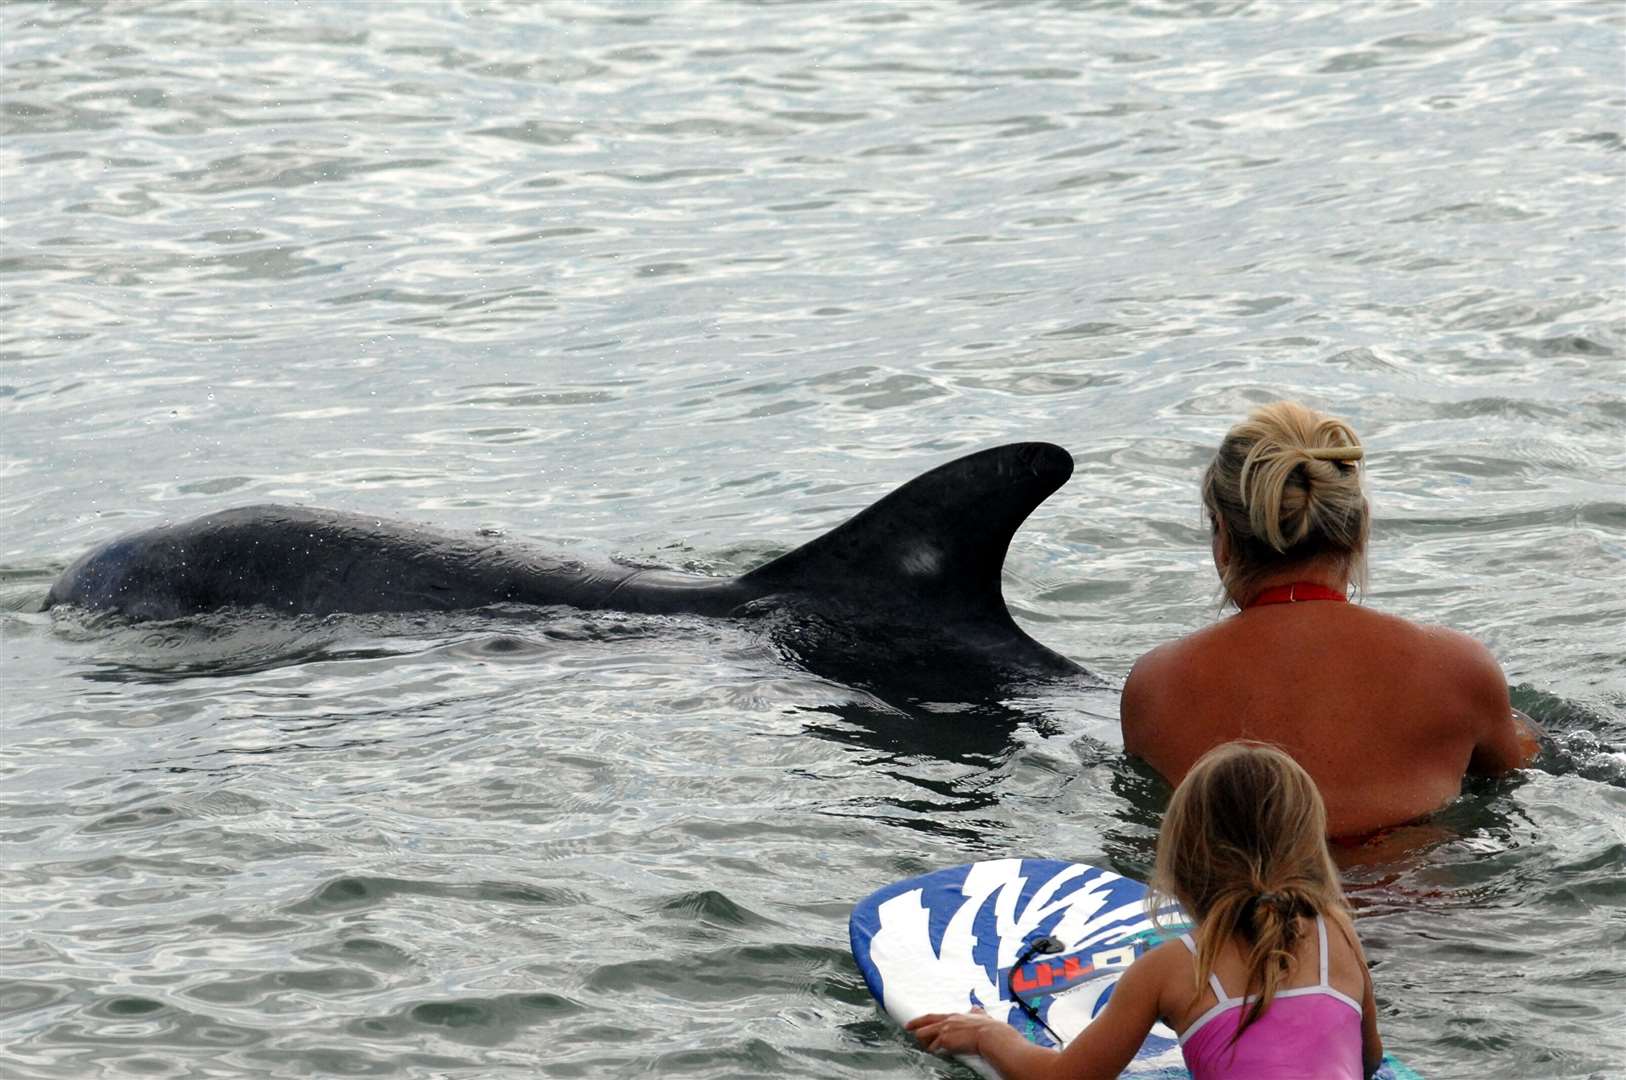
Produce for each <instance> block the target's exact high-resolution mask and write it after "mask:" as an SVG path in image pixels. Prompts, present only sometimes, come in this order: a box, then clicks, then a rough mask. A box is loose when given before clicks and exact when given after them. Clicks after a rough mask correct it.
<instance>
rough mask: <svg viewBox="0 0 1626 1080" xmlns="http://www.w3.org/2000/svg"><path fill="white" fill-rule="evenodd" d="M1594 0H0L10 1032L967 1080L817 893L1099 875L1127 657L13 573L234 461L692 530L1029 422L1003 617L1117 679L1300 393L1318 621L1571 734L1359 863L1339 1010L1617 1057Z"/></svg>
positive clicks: (1616, 790) (1620, 440)
mask: <svg viewBox="0 0 1626 1080" xmlns="http://www.w3.org/2000/svg"><path fill="white" fill-rule="evenodd" d="M1623 21H1626V9H1623V8H1622V6H1621V5H1620V4H1619V3H1617V2H1614V0H1610V2H1599V3H1587V2H1574V3H1509V2H1466V0H1464V2H1456V3H1374V4H1343V3H1267V2H1248V0H1210V2H1191V3H1184V2H1182V3H1172V2H1135V3H993V2H990V3H951V2H947V0H941V2H939V0H921V2H903V0H874V2H864V3H856V2H853V3H839V2H838V3H760V4H758V3H734V2H729V0H708V2H705V3H678V2H671V3H668V2H636V0H616V2H610V0H602V2H576V0H548V2H546V3H540V4H523V3H478V2H472V0H469V2H410V3H408V2H404V0H403V2H382V0H379V2H371V3H363V2H310V3H296V2H293V0H286V2H284V0H276V2H248V0H240V2H226V0H217V2H184V0H177V2H150V0H124V2H116V3H113V2H108V3H102V2H88V3H60V4H44V3H24V2H12V3H8V4H5V5H4V6H3V7H0V90H3V110H0V112H3V122H4V129H3V130H4V139H3V141H0V217H3V226H0V227H3V233H0V241H3V244H4V252H3V254H0V271H3V273H0V336H3V339H4V340H3V344H0V348H3V349H4V368H3V369H0V468H3V476H4V485H3V488H0V527H3V530H4V531H3V537H0V552H3V553H0V607H3V609H4V610H3V612H0V633H3V657H4V668H3V681H4V685H3V702H0V706H3V735H4V738H3V755H0V804H3V806H0V842H3V845H4V846H3V849H0V950H3V951H0V1072H3V1073H4V1075H5V1076H6V1077H7V1078H8V1080H9V1078H18V1080H22V1078H35V1077H38V1078H53V1080H55V1078H64V1080H81V1078H88V1077H133V1076H146V1077H181V1076H187V1077H236V1076H256V1077H260V1076H264V1077H278V1076H287V1077H310V1076H346V1075H365V1076H401V1077H456V1076H462V1077H495V1076H512V1077H537V1076H544V1077H574V1076H620V1077H624V1076H660V1077H706V1078H724V1077H791V1078H828V1077H877V1076H884V1077H906V1076H920V1077H925V1076H938V1075H961V1076H963V1075H965V1074H964V1073H963V1072H957V1071H956V1067H955V1066H952V1065H949V1064H946V1063H943V1062H940V1061H938V1060H936V1059H933V1058H931V1057H928V1056H927V1055H925V1054H922V1053H921V1052H920V1051H919V1050H918V1049H916V1048H915V1046H914V1045H913V1043H912V1041H911V1040H910V1039H909V1038H908V1037H906V1036H905V1035H904V1034H902V1033H901V1032H900V1031H899V1030H898V1029H897V1028H896V1027H895V1026H894V1025H893V1024H891V1023H890V1022H888V1021H886V1020H884V1019H882V1018H881V1016H880V1014H879V1013H878V1011H877V1010H876V1008H875V1007H874V1005H873V1003H872V1002H871V1000H870V998H869V996H868V994H867V993H866V992H865V990H864V987H863V984H862V982H861V980H860V978H859V975H858V972H857V969H856V968H855V966H854V964H853V962H852V960H851V958H850V957H849V955H848V953H847V946H846V919H847V914H848V911H849V909H850V906H851V905H852V903H853V902H854V901H855V900H856V899H858V898H859V897H861V896H863V895H865V894H867V893H869V892H871V891H872V890H874V889H875V888H877V887H879V886H880V885H882V884H885V883H887V882H889V881H893V880H896V879H898V878H900V877H904V876H907V875H910V874H914V873H918V872H921V871H924V870H927V869H931V868H934V867H938V866H946V865H952V864H955V863H960V862H966V861H970V860H972V859H978V858H990V857H996V856H1003V855H1010V854H1024V855H1031V856H1046V857H1054V858H1067V859H1079V860H1084V861H1090V862H1096V863H1102V864H1105V865H1109V866H1112V867H1113V868H1115V869H1118V870H1120V871H1122V872H1125V873H1131V874H1144V872H1145V870H1146V868H1147V866H1148V864H1149V859H1150V852H1151V838H1152V836H1153V835H1154V833H1155V828H1156V822H1157V814H1158V810H1159V807H1160V801H1161V799H1162V798H1164V797H1165V792H1164V790H1163V789H1162V788H1161V786H1160V785H1159V784H1158V783H1157V782H1156V781H1154V780H1153V779H1152V778H1151V777H1149V776H1148V774H1147V773H1146V772H1145V771H1144V770H1143V769H1142V768H1140V767H1138V766H1137V765H1135V764H1134V763H1133V762H1131V761H1129V760H1127V759H1125V758H1124V757H1123V756H1122V754H1121V751H1120V743H1119V742H1118V737H1117V731H1116V726H1117V725H1116V719H1117V707H1118V705H1117V697H1116V694H1115V693H1114V692H1112V691H1111V690H1107V691H1099V692H1084V691H1079V692H1076V693H1075V692H1072V691H1068V690H1065V689H1051V690H1044V691H1035V692H1034V693H1032V694H1030V695H1018V696H1016V697H1013V698H1012V699H1011V700H1009V701H1005V702H1002V703H1000V704H999V705H998V706H997V707H986V706H985V707H981V708H977V709H967V708H963V707H956V706H955V705H954V704H953V703H941V704H940V705H939V706H938V707H936V708H935V709H932V710H925V711H919V710H917V711H914V712H908V711H900V710H898V709H896V708H894V707H893V706H892V705H891V704H889V703H887V702H884V701H880V700H877V699H876V698H874V697H872V696H869V695H867V694H865V693H863V692H862V691H859V690H855V689H853V688H850V687H845V686H842V685H838V684H835V683H832V682H829V681H826V680H822V679H820V678H817V677H815V676H813V675H810V674H808V673H806V672H804V671H802V670H799V669H798V668H796V667H795V666H793V665H791V664H789V663H787V662H786V661H785V660H784V659H783V658H781V657H780V656H779V655H778V654H777V653H776V652H775V650H774V648H773V646H772V643H771V642H770V641H768V640H765V639H764V638H763V637H762V636H760V635H759V634H757V633H756V632H755V631H753V630H752V628H751V627H749V626H746V625H740V624H732V623H727V622H715V621H713V622H708V621H703V620H694V619H682V618H641V617H633V616H628V615H622V614H614V613H596V614H583V613H574V612H560V611H552V612H524V611H516V610H492V611H484V612H474V613H469V614H467V615H459V616H450V617H448V616H439V617H394V618H377V617H366V618H354V617H351V618H332V619H296V620H289V619H280V618H273V617H270V616H267V615H263V614H254V615H235V616H225V617H211V618H204V619H197V620H189V621H185V622H181V623H172V624H157V625H146V626H128V625H119V624H118V623H117V622H116V621H109V620H106V619H96V618H90V617H86V616H83V615H75V614H72V613H66V614H60V613H48V612H41V611H40V610H39V609H40V606H41V602H42V600H43V598H44V594H45V591H46V589H47V587H48V584H49V582H50V581H51V580H52V578H53V577H54V576H55V575H56V574H57V573H58V572H59V571H60V570H61V569H62V568H63V567H64V566H65V565H66V564H67V563H68V562H69V561H70V560H72V559H73V558H75V557H76V556H77V555H78V554H80V553H81V552H82V551H84V550H85V549H86V548H87V547H89V546H90V545H91V544H93V543H95V542H97V541H100V540H102V539H104V538H107V537H110V536H112V535H115V534H117V533H119V532H121V531H123V530H128V529H133V528H137V527H141V526H147V525H152V524H155V523H158V522H161V521H165V520H174V519H180V518H185V517H188V516H192V515H196V514H200V513H204V512H208V511H211V510H216V509H221V508H224V507H228V506H235V505H243V504H248V503H254V502H291V503H304V504H311V505H320V506H332V507H338V508H342V509H346V510H354V511H360V512H364V513H375V514H378V515H381V516H383V515H389V516H394V517H404V518H407V519H410V520H413V521H419V522H424V523H428V524H433V525H436V526H440V527H444V528H448V529H460V530H468V531H473V530H478V529H487V530H495V531H500V532H502V533H504V534H506V535H508V536H509V537H511V538H513V539H515V540H525V541H531V542H535V543H537V544H538V545H540V546H544V547H547V548H551V549H563V550H567V551H575V552H579V553H581V554H582V555H583V556H593V557H602V556H614V557H619V558H627V559H632V560H637V561H640V562H644V563H649V564H655V565H662V566H669V567H676V568H681V569H686V570H692V571H699V572H706V573H717V574H727V573H734V572H738V571H740V570H743V569H745V568H748V567H750V566H752V565H754V564H756V563H757V562H759V561H761V560H763V559H764V558H767V557H769V556H772V555H775V554H778V553H780V552H783V551H785V550H788V549H789V548H791V547H793V546H795V545H796V544H798V543H800V542H803V541H805V540H808V539H810V538H812V537H814V536H817V535H819V534H820V533H821V532H823V531H824V530H826V529H828V528H830V527H831V526H833V525H835V524H836V523H838V522H839V521H841V520H842V519H843V518H844V517H846V516H847V515H849V514H851V513H853V512H855V511H856V510H858V509H860V508H862V507H864V506H865V505H867V504H869V503H870V502H871V501H873V500H874V499H876V498H878V497H880V496H881V495H883V494H884V493H886V492H887V491H888V490H890V489H891V488H892V487H893V486H894V485H896V484H898V483H901V482H902V481H904V480H906V479H908V478H909V477H911V476H913V475H915V474H917V473H919V472H921V471H924V470H925V469H927V468H930V467H932V466H935V465H938V464H941V463H942V462H944V461H947V460H949V459H950V458H952V457H954V456H956V455H959V454H961V453H964V452H969V451H971V450H974V449H978V448H982V447H986V446H989V445H993V444H995V443H998V442H1002V441H1014V440H1028V439H1046V440H1051V441H1054V442H1057V443H1060V444H1061V445H1063V446H1065V447H1067V448H1068V449H1069V450H1070V451H1071V452H1072V453H1073V455H1074V457H1075V458H1076V460H1077V471H1076V473H1075V475H1074V477H1073V479H1072V481H1071V482H1070V483H1069V484H1068V485H1067V486H1066V487H1065V488H1063V489H1062V490H1061V491H1060V492H1059V493H1058V494H1057V495H1056V496H1054V497H1053V498H1052V499H1051V500H1050V501H1049V502H1047V503H1046V504H1045V505H1044V506H1043V507H1041V508H1040V509H1039V511H1038V512H1037V513H1035V514H1034V516H1033V518H1032V519H1031V520H1030V522H1029V523H1028V524H1027V525H1026V526H1025V527H1024V528H1023V529H1022V530H1021V532H1019V533H1018V534H1017V536H1016V539H1015V541H1014V543H1013V544H1012V547H1011V552H1010V558H1009V561H1008V564H1007V573H1006V578H1005V591H1006V595H1007V598H1008V600H1009V602H1010V604H1011V607H1012V609H1013V610H1014V611H1015V613H1016V615H1017V618H1018V619H1019V621H1020V622H1021V623H1022V625H1023V626H1024V627H1025V628H1026V629H1027V630H1028V631H1029V632H1031V633H1032V634H1033V635H1034V636H1036V637H1038V638H1039V639H1040V640H1042V641H1044V642H1045V643H1047V644H1049V645H1050V646H1052V647H1053V648H1055V649H1057V650H1058V651H1060V652H1063V653H1065V654H1066V655H1068V656H1071V657H1073V658H1075V659H1077V660H1078V661H1079V662H1080V663H1082V664H1084V665H1085V666H1087V667H1089V668H1090V669H1091V670H1093V671H1095V672H1098V673H1099V674H1101V675H1102V676H1103V677H1105V678H1106V679H1108V680H1109V681H1112V682H1114V683H1116V682H1119V681H1121V679H1122V678H1123V676H1124V675H1125V674H1126V673H1127V671H1128V670H1129V668H1130V666H1131V665H1132V664H1133V662H1134V660H1135V658H1136V657H1137V656H1138V655H1140V653H1141V652H1143V651H1144V650H1145V649H1147V648H1149V647H1150V646H1152V645H1154V644H1156V643H1158V642H1160V641H1163V640H1166V639H1168V638H1169V637H1171V636H1174V635H1177V634H1180V633H1184V632H1188V631H1190V630H1193V629H1196V628H1198V627H1201V626H1204V625H1207V624H1208V623H1210V622H1211V621H1212V620H1213V619H1215V618H1217V617H1220V616H1219V612H1218V605H1217V602H1216V596H1217V594H1216V589H1215V582H1214V577H1213V573H1212V570H1211V568H1210V567H1209V565H1208V555H1207V538H1206V533H1205V531H1204V528H1203V523H1202V521H1201V519H1200V517H1199V515H1198V511H1197V499H1196V480H1197V475H1198V473H1199V471H1200V469H1201V467H1202V465H1203V464H1204V463H1205V461H1206V459H1207V456H1208V454H1209V453H1211V451H1212V448H1213V447H1214V445H1215V444H1216V443H1217V441H1218V438H1219V437H1220V435H1221V434H1222V433H1223V431H1224V430H1225V429H1226V427H1227V426H1229V425H1230V424H1231V423H1233V422H1234V421H1236V420H1237V419H1239V418H1240V417H1241V416H1242V415H1243V414H1244V413H1245V412H1246V411H1247V410H1248V409H1249V408H1250V407H1251V406H1253V405H1255V404H1257V403H1261V402H1265V401H1269V400H1273V399H1275V398H1279V397H1293V398H1298V399H1302V400H1305V401H1307V402H1309V403H1311V404H1313V405H1316V406H1318V407H1321V408H1324V409H1327V410H1330V411H1332V412H1335V413H1337V414H1339V415H1342V416H1345V417H1347V418H1349V419H1350V421H1351V422H1352V423H1353V424H1354V426H1355V427H1356V429H1357V430H1358V431H1359V432H1360V433H1361V435H1362V437H1363V439H1364V440H1365V441H1366V444H1367V446H1368V448H1369V457H1368V459H1367V460H1368V464H1369V466H1370V469H1369V481H1370V487H1371V497H1372V502H1373V506H1374V512H1375V517H1376V526H1375V533H1374V538H1373V553H1372V555H1373V567H1372V577H1371V586H1370V590H1369V592H1368V593H1367V596H1366V602H1367V603H1370V604H1372V605H1373V606H1375V607H1378V608H1380V609H1382V610H1385V611H1391V612H1395V613H1397V614H1400V615H1404V616H1408V617H1411V618H1416V619H1420V620H1425V621H1430V622H1439V623H1444V624H1447V625H1450V626H1454V627H1457V628H1459V629H1461V630H1464V631H1467V632H1468V633H1471V634H1473V635H1475V636H1476V637H1478V638H1479V639H1480V640H1482V641H1484V642H1485V643H1486V644H1487V645H1489V647H1490V648H1491V649H1492V650H1493V651H1494V652H1495V654H1496V656H1497V657H1498V658H1499V660H1500V661H1501V663H1502V664H1503V666H1504V669H1505V671H1506V673H1507V677H1508V680H1509V682H1510V683H1511V684H1512V686H1513V687H1514V691H1513V693H1514V699H1515V701H1516V703H1518V704H1519V705H1520V706H1521V707H1523V708H1525V709H1526V710H1527V711H1529V712H1530V713H1532V714H1533V715H1535V716H1536V717H1537V718H1538V719H1539V720H1540V721H1541V722H1542V723H1543V724H1545V725H1546V726H1547V727H1548V728H1549V729H1550V730H1551V731H1552V732H1553V735H1554V745H1553V747H1552V748H1551V749H1550V750H1549V751H1548V753H1547V754H1546V755H1545V756H1544V757H1543V759H1542V762H1541V767H1540V768H1536V769H1532V770H1529V771H1526V772H1522V773H1520V774H1518V775H1516V776H1514V777H1511V778H1508V779H1504V780H1499V781H1495V782H1483V781H1476V782H1473V783H1471V784H1470V785H1469V787H1468V791H1467V793H1466V794H1465V796H1464V797H1463V798H1462V799H1461V800H1460V801H1459V802H1458V803H1456V804H1454V805H1453V806H1452V807H1451V808H1450V809H1449V810H1447V811H1446V812H1445V813H1443V814H1442V815H1440V816H1439V818H1438V819H1436V820H1434V821H1432V822H1430V823H1429V824H1428V826H1427V827H1426V828H1423V829H1419V830H1414V831H1412V832H1410V833H1407V834H1405V835H1402V836H1400V837H1398V838H1394V839H1393V840H1392V841H1391V842H1390V843H1389V844H1388V845H1386V846H1382V847H1379V848H1376V849H1373V850H1368V851H1363V852H1359V853H1356V854H1355V855H1352V856H1350V857H1349V865H1348V867H1347V873H1348V881H1349V885H1350V890H1351V894H1352V897H1353V900H1354V902H1355V904H1356V905H1357V907H1358V909H1359V912H1360V915H1361V918H1360V928H1361V931H1362V934H1363V936H1364V938H1365V940H1366V942H1367V949H1368V952H1369V954H1370V956H1371V957H1372V959H1373V961H1374V965H1375V967H1374V972H1373V974H1374V979H1375V981H1376V985H1377V993H1378V999H1379V1001H1380V1002H1381V1009H1382V1023H1383V1029H1384V1033H1385V1038H1386V1039H1387V1040H1388V1043H1389V1045H1390V1047H1391V1049H1393V1050H1394V1051H1396V1052H1398V1053H1399V1054H1400V1055H1401V1056H1402V1057H1404V1058H1405V1059H1406V1060H1408V1061H1410V1062H1412V1063H1414V1064H1415V1065H1417V1066H1418V1067H1419V1068H1420V1069H1421V1071H1423V1072H1424V1073H1425V1075H1427V1076H1429V1077H1432V1078H1435V1080H1452V1078H1472V1080H1483V1078H1492V1077H1506V1078H1515V1077H1516V1078H1531V1077H1543V1078H1545V1077H1620V1076H1626V1036H1623V1035H1622V1031H1623V1030H1626V1025H1623V1023H1622V1021H1623V1020H1626V1007H1623V1006H1622V1004H1621V1003H1622V1002H1623V1001H1626V882H1623V856H1626V763H1623V759H1622V754H1621V751H1622V747H1623V745H1626V671H1623V655H1626V602H1623V601H1622V599H1621V595H1622V585H1623V583H1626V573H1623V570H1626V489H1623V485H1622V477H1623V476H1626V361H1623V350H1626V306H1623V300H1626V270H1623V258H1622V256H1623V252H1626V243H1623V242H1626V210H1623V196H1626V183H1623V181H1626V153H1623V151H1626V62H1623V57H1626V48H1623V46H1626V35H1623ZM1260 677H1261V678H1269V677H1270V673H1269V672H1261V673H1260ZM1305 699H1306V709H1313V708H1314V688H1313V687H1307V688H1306V695H1305ZM1351 768H1359V763H1351Z"/></svg>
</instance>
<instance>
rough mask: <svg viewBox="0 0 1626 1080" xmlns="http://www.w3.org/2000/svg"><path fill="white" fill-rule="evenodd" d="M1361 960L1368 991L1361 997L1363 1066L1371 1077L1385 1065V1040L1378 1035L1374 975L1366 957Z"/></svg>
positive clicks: (1363, 956) (1362, 955) (1361, 955)
mask: <svg viewBox="0 0 1626 1080" xmlns="http://www.w3.org/2000/svg"><path fill="white" fill-rule="evenodd" d="M1356 955H1358V956H1360V958H1361V977H1362V978H1363V979H1365V980H1366V991H1365V993H1363V994H1362V995H1361V1064H1362V1065H1364V1066H1365V1067H1366V1075H1367V1076H1368V1077H1370V1076H1371V1075H1372V1074H1373V1073H1375V1072H1377V1071H1378V1066H1379V1065H1381V1064H1383V1038H1382V1036H1380V1035H1379V1034H1378V1002H1377V998H1376V997H1375V996H1374V995H1373V993H1372V973H1371V972H1370V971H1368V970H1367V969H1366V956H1365V954H1363V953H1361V952H1360V951H1359V950H1358V949H1357V951H1356Z"/></svg>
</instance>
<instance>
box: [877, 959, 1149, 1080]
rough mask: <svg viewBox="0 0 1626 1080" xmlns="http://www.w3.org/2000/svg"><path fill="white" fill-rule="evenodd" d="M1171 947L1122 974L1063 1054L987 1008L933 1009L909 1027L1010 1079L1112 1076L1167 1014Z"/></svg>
mask: <svg viewBox="0 0 1626 1080" xmlns="http://www.w3.org/2000/svg"><path fill="white" fill-rule="evenodd" d="M1166 948H1167V946H1162V947H1159V948H1156V949H1153V950H1152V951H1151V952H1149V953H1147V954H1146V955H1145V956H1142V957H1141V958H1140V959H1139V960H1136V961H1135V962H1134V963H1133V964H1131V965H1130V966H1129V968H1128V970H1127V971H1125V972H1124V973H1123V975H1122V976H1120V977H1119V979H1118V984H1117V985H1116V986H1114V987H1113V989H1112V996H1111V997H1110V998H1108V999H1107V1004H1106V1008H1104V1009H1102V1010H1101V1012H1100V1013H1099V1014H1098V1015H1097V1016H1096V1018H1095V1019H1094V1020H1092V1021H1091V1022H1090V1025H1089V1026H1088V1027H1086V1028H1085V1029H1084V1030H1083V1031H1082V1032H1080V1033H1079V1035H1078V1037H1077V1038H1076V1039H1074V1040H1073V1041H1072V1042H1070V1043H1068V1044H1067V1047H1066V1049H1064V1050H1062V1051H1060V1052H1059V1053H1058V1052H1057V1051H1055V1050H1051V1049H1049V1048H1047V1047H1042V1046H1035V1045H1034V1044H1033V1043H1030V1042H1028V1041H1027V1040H1026V1039H1024V1038H1022V1036H1021V1035H1020V1034H1019V1033H1018V1032H1017V1030H1016V1029H1015V1028H1013V1027H1011V1026H1010V1025H1009V1024H1005V1023H1002V1022H1000V1021H998V1020H995V1019H994V1018H993V1017H991V1016H989V1015H988V1014H987V1013H984V1012H982V1011H981V1010H980V1009H979V1010H975V1011H973V1012H969V1013H929V1014H927V1015H926V1016H920V1017H916V1018H915V1019H913V1020H911V1021H909V1023H908V1025H907V1027H908V1029H909V1030H910V1031H911V1032H913V1033H914V1034H915V1036H916V1037H917V1038H919V1039H920V1041H921V1044H922V1045H924V1046H925V1048H926V1049H927V1050H931V1051H933V1052H939V1053H950V1054H976V1055H977V1056H978V1057H980V1058H982V1059H983V1060H984V1061H986V1062H988V1064H990V1065H992V1066H993V1067H994V1068H995V1069H997V1070H999V1075H1000V1076H1002V1077H1004V1080H1096V1078H1098V1077H1099V1078H1101V1080H1112V1078H1114V1077H1116V1076H1117V1075H1118V1074H1119V1073H1120V1072H1122V1071H1123V1069H1124V1066H1126V1065H1128V1064H1129V1062H1130V1060H1131V1059H1132V1058H1133V1057H1134V1056H1135V1051H1137V1050H1139V1049H1140V1044H1141V1043H1142V1042H1144V1041H1145V1039H1146V1033H1147V1032H1148V1031H1151V1030H1152V1025H1153V1024H1155V1023H1157V1020H1158V1016H1159V1015H1160V1014H1161V1011H1162V1009H1161V1005H1162V999H1163V987H1164V983H1165V980H1166V978H1167V975H1168V971H1167V969H1168V967H1169V961H1168V957H1169V955H1170V954H1168V953H1167V952H1165V949H1166Z"/></svg>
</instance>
